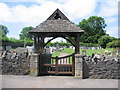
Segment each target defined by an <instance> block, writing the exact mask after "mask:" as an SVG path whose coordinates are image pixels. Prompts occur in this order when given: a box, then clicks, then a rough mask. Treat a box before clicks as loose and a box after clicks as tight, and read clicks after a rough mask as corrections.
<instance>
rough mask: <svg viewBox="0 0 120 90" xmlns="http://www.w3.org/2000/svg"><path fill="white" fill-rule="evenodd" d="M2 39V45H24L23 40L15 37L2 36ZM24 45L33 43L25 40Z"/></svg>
mask: <svg viewBox="0 0 120 90" xmlns="http://www.w3.org/2000/svg"><path fill="white" fill-rule="evenodd" d="M0 39H1V40H2V45H5V46H6V45H11V46H12V47H13V48H15V47H23V46H24V40H18V39H15V38H8V37H2V38H0ZM26 45H30V46H32V45H33V41H32V40H27V41H26Z"/></svg>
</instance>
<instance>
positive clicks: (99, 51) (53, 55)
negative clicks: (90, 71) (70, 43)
mask: <svg viewBox="0 0 120 90" xmlns="http://www.w3.org/2000/svg"><path fill="white" fill-rule="evenodd" d="M82 50H86V54H87V56H91V55H92V53H100V54H102V53H104V51H105V50H108V51H113V48H109V49H98V50H91V49H81V50H80V53H82ZM60 53H68V54H69V55H71V54H72V53H74V50H73V49H69V48H65V49H64V50H62V51H59V52H54V53H53V54H52V57H56V56H59V55H60Z"/></svg>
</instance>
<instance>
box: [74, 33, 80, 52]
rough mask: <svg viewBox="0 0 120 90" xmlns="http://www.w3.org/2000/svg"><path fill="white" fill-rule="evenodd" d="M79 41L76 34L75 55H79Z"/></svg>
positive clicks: (78, 36)
mask: <svg viewBox="0 0 120 90" xmlns="http://www.w3.org/2000/svg"><path fill="white" fill-rule="evenodd" d="M79 40H80V35H79V34H77V35H76V37H75V53H77V54H79V53H80V46H79V42H80V41H79Z"/></svg>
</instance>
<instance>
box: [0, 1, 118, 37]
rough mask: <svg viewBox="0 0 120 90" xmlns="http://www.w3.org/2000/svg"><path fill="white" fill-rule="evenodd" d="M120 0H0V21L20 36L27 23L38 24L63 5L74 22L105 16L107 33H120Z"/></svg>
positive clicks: (65, 11)
mask: <svg viewBox="0 0 120 90" xmlns="http://www.w3.org/2000/svg"><path fill="white" fill-rule="evenodd" d="M118 1H119V0H19V1H18V0H0V24H2V25H5V26H6V27H7V28H8V30H9V33H8V35H7V36H8V37H13V38H16V39H19V34H20V32H21V30H22V28H23V27H27V26H33V27H36V26H37V25H39V24H40V23H42V22H43V21H45V20H46V19H47V18H48V17H49V16H50V15H51V14H52V13H53V12H54V11H55V10H56V9H57V8H59V9H60V10H61V11H62V12H63V13H64V14H65V15H66V16H67V17H68V18H69V19H70V20H71V21H72V22H73V23H75V24H79V22H81V21H82V20H83V19H88V18H89V17H90V16H100V17H103V18H104V19H105V22H106V24H107V27H106V28H105V30H106V33H107V34H109V35H110V36H112V37H116V38H117V37H118Z"/></svg>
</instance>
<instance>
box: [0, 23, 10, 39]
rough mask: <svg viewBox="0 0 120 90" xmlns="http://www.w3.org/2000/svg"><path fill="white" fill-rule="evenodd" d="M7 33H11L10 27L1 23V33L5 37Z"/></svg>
mask: <svg viewBox="0 0 120 90" xmlns="http://www.w3.org/2000/svg"><path fill="white" fill-rule="evenodd" d="M7 33H9V31H8V28H7V27H6V26H4V25H0V35H1V36H2V37H5V36H6V34H7Z"/></svg>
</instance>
